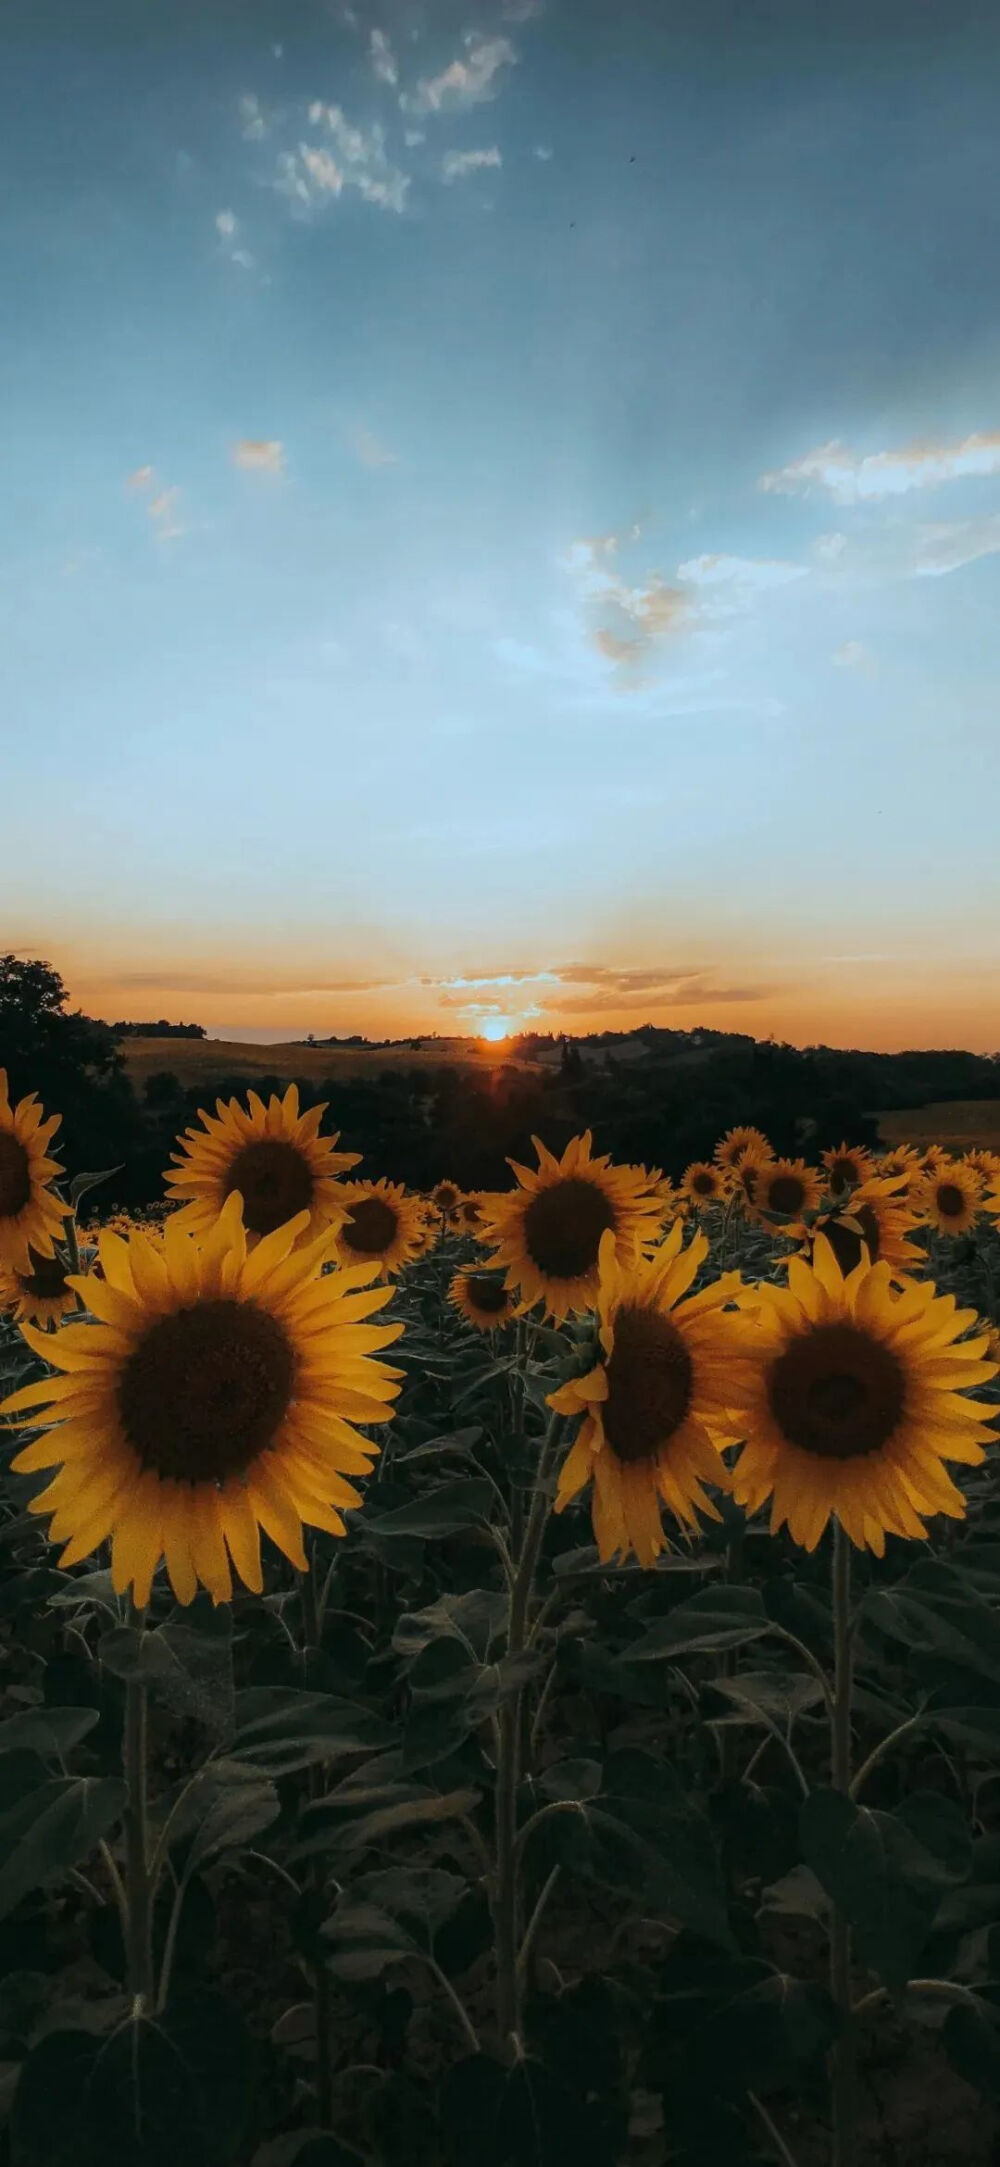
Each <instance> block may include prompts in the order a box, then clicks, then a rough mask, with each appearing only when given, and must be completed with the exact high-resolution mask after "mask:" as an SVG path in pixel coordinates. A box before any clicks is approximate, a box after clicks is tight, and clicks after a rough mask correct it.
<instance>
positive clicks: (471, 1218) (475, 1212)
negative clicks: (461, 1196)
mask: <svg viewBox="0 0 1000 2167" xmlns="http://www.w3.org/2000/svg"><path fill="white" fill-rule="evenodd" d="M482 1216H483V1215H482V1212H481V1210H480V1208H479V1205H478V1204H477V1203H475V1202H474V1201H473V1200H472V1198H471V1197H468V1198H466V1201H465V1203H464V1204H463V1205H462V1217H463V1219H464V1220H465V1223H466V1225H467V1226H478V1224H479V1221H480V1219H481V1218H482Z"/></svg>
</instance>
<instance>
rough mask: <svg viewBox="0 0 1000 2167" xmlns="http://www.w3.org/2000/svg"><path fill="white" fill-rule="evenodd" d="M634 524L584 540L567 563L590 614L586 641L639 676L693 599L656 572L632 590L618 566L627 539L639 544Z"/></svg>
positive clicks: (569, 554) (577, 543)
mask: <svg viewBox="0 0 1000 2167" xmlns="http://www.w3.org/2000/svg"><path fill="white" fill-rule="evenodd" d="M640 532H641V528H640V525H639V523H638V522H636V523H635V525H634V526H632V527H629V528H625V529H622V530H620V531H612V532H611V533H608V534H595V535H590V536H585V537H582V538H581V539H580V540H578V541H575V542H573V543H571V545H570V548H569V550H568V552H567V555H566V557H565V559H564V564H565V567H566V569H567V570H568V571H569V572H571V573H572V575H573V576H574V578H575V579H576V581H577V584H578V586H579V588H580V591H581V595H582V598H583V602H584V607H585V611H586V615H587V623H588V631H587V637H588V639H589V641H590V644H591V646H592V647H594V648H595V649H596V651H597V653H598V654H599V655H603V657H604V659H605V661H606V662H611V663H613V664H614V665H615V666H616V667H617V668H619V669H623V670H624V671H626V672H634V671H635V669H636V668H637V667H638V665H640V664H641V663H642V662H643V661H644V660H645V658H646V656H647V655H648V653H649V651H650V649H651V648H652V647H653V646H654V645H655V643H656V642H657V641H659V640H661V639H663V638H664V637H665V636H666V635H667V634H668V633H670V632H673V631H674V630H675V629H676V627H677V626H678V625H679V624H680V623H682V622H683V620H684V618H685V617H687V616H688V614H689V611H690V603H689V599H688V597H687V596H686V595H685V594H684V593H683V592H682V590H681V589H680V588H678V587H673V586H671V585H669V583H668V582H667V581H666V580H664V579H663V578H662V577H661V575H660V573H658V572H652V573H650V574H648V575H647V577H646V578H645V580H643V581H641V582H640V583H639V584H638V585H635V586H629V585H628V583H627V582H626V581H625V580H624V579H623V578H621V576H620V575H619V573H618V572H617V570H616V569H614V568H613V565H612V563H611V560H612V559H613V558H615V557H616V556H617V553H618V550H619V548H620V546H621V544H622V542H623V541H634V540H637V539H638V537H639V534H640Z"/></svg>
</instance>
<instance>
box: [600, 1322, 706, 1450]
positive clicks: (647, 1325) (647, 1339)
mask: <svg viewBox="0 0 1000 2167" xmlns="http://www.w3.org/2000/svg"><path fill="white" fill-rule="evenodd" d="M691 1382H692V1369H691V1357H690V1355H689V1353H688V1350H687V1348H686V1346H685V1344H684V1341H683V1339H682V1338H681V1335H680V1333H679V1331H678V1330H677V1326H676V1325H675V1324H671V1322H670V1319H669V1317H665V1316H663V1315H662V1314H661V1313H660V1311H659V1310H656V1309H642V1308H639V1307H636V1308H626V1309H620V1310H619V1312H618V1315H617V1317H616V1318H615V1345H614V1352H613V1354H612V1356H611V1359H610V1361H609V1363H608V1396H607V1399H606V1400H605V1402H604V1405H603V1407H602V1409H601V1414H602V1416H603V1420H604V1435H605V1437H606V1439H607V1441H608V1444H609V1445H610V1446H611V1450H612V1452H613V1453H614V1454H615V1456H616V1458H617V1459H619V1460H625V1461H634V1460H648V1459H650V1458H651V1456H652V1454H653V1453H654V1452H655V1451H656V1449H657V1446H658V1445H664V1444H666V1443H667V1441H668V1439H669V1438H670V1437H672V1435H673V1433H674V1431H675V1430H676V1429H677V1428H678V1426H679V1424H680V1423H681V1422H683V1420H684V1417H685V1415H686V1414H687V1411H688V1407H689V1405H690V1402H691Z"/></svg>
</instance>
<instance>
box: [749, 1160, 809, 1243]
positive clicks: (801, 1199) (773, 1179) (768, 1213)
mask: <svg viewBox="0 0 1000 2167" xmlns="http://www.w3.org/2000/svg"><path fill="white" fill-rule="evenodd" d="M822 1194H823V1190H822V1184H821V1182H820V1178H819V1175H818V1173H817V1172H816V1168H815V1167H814V1166H807V1165H806V1162H805V1160H804V1159H772V1160H771V1161H770V1164H769V1165H767V1166H765V1167H762V1168H761V1171H760V1173H759V1175H758V1177H757V1181H756V1183H755V1185H754V1197H753V1203H754V1216H755V1217H759V1216H760V1215H761V1214H763V1215H764V1216H765V1217H766V1218H780V1219H794V1218H797V1217H798V1214H799V1213H800V1212H802V1211H815V1210H816V1207H817V1205H818V1204H819V1202H820V1200H821V1197H822ZM781 1231H782V1232H785V1231H786V1230H785V1229H784V1228H782V1229H781Z"/></svg>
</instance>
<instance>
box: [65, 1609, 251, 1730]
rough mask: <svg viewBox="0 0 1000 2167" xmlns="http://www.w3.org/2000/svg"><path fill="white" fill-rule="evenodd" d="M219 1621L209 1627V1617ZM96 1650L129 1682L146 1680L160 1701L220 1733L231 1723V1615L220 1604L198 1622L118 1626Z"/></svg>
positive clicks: (104, 1636)
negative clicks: (217, 1608) (143, 1628)
mask: <svg viewBox="0 0 1000 2167" xmlns="http://www.w3.org/2000/svg"><path fill="white" fill-rule="evenodd" d="M213 1617H214V1619H216V1620H217V1621H218V1622H217V1623H214V1624H212V1625H211V1626H210V1624H209V1621H210V1620H211V1619H213ZM97 1653H98V1657H99V1659H100V1661H101V1662H102V1663H103V1664H104V1667H105V1669H106V1670H110V1671H111V1672H112V1673H113V1674H114V1676H115V1677H116V1678H121V1679H123V1680H125V1681H126V1682H127V1681H128V1680H129V1679H134V1678H142V1679H144V1680H145V1681H146V1683H147V1685H148V1686H149V1687H150V1689H151V1691H152V1692H153V1693H155V1695H156V1697H157V1698H158V1699H159V1700H162V1701H163V1702H165V1704H166V1706H167V1707H168V1708H170V1709H172V1710H173V1711H174V1713H175V1714H177V1715H180V1716H189V1717H192V1718H193V1719H194V1720H195V1722H198V1723H201V1724H203V1725H204V1726H205V1728H206V1730H209V1731H211V1732H213V1733H214V1734H216V1735H217V1736H219V1735H225V1733H226V1732H227V1731H228V1730H229V1729H230V1728H231V1726H232V1721H233V1660H232V1613H231V1611H230V1608H229V1605H228V1604H220V1606H219V1610H218V1612H216V1613H213V1612H212V1611H211V1608H209V1609H208V1610H207V1611H203V1612H202V1613H201V1617H200V1620H199V1624H198V1625H197V1626H196V1625H194V1624H188V1623H185V1622H184V1621H182V1620H181V1619H175V1618H168V1619H167V1622H166V1624H165V1625H160V1626H156V1627H154V1628H153V1629H152V1630H140V1629H137V1628H136V1627H135V1626H131V1625H119V1626H115V1627H113V1628H112V1630H111V1631H110V1632H109V1633H104V1634H103V1635H102V1637H101V1639H100V1640H99V1641H98V1644H97Z"/></svg>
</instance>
